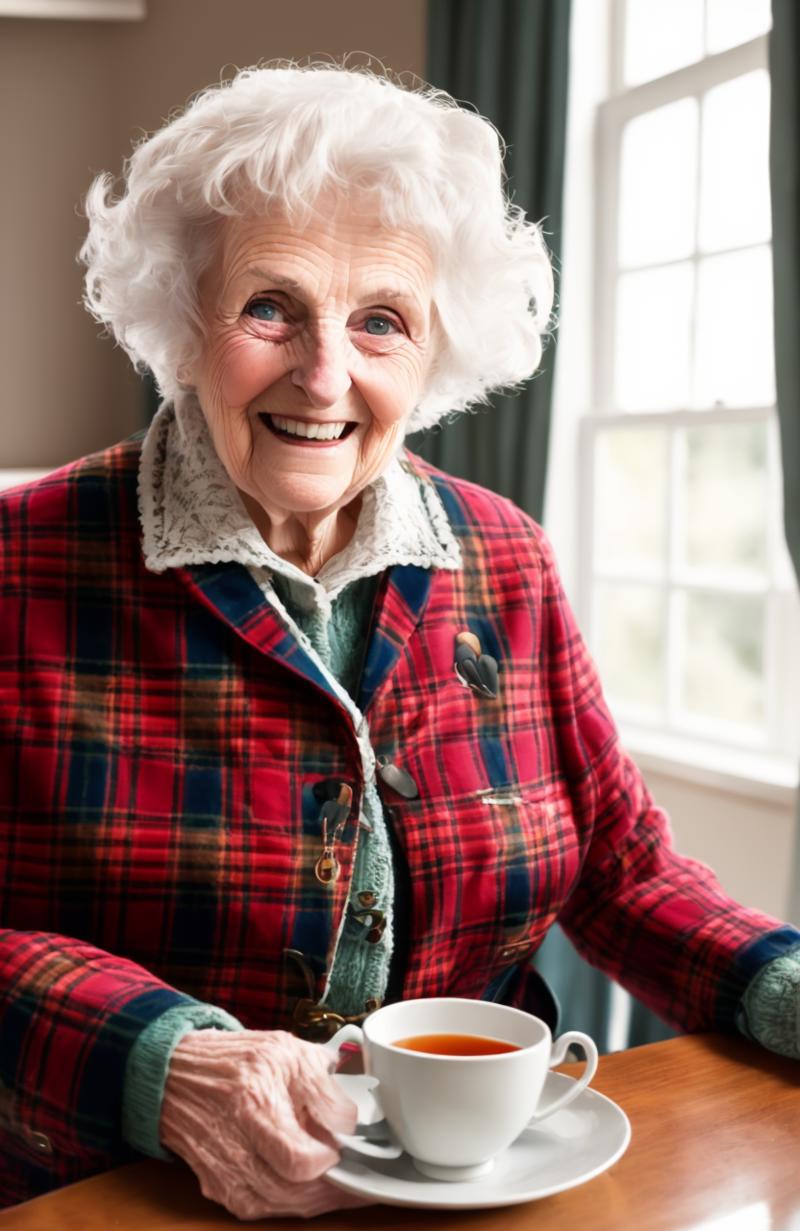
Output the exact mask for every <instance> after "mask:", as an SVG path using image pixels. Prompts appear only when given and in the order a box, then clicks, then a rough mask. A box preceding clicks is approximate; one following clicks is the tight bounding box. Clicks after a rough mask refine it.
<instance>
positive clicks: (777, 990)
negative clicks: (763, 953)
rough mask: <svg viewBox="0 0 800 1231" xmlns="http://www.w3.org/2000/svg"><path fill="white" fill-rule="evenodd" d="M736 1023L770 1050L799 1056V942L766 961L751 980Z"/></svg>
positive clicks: (746, 1034) (742, 1030) (794, 1058)
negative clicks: (794, 946)
mask: <svg viewBox="0 0 800 1231" xmlns="http://www.w3.org/2000/svg"><path fill="white" fill-rule="evenodd" d="M736 1024H737V1026H738V1028H739V1030H740V1031H741V1033H742V1034H743V1035H745V1037H746V1038H748V1039H752V1040H753V1041H754V1042H756V1043H760V1044H761V1046H762V1047H766V1048H767V1049H768V1050H769V1051H774V1052H776V1053H777V1054H778V1055H779V1056H788V1057H790V1058H791V1059H793V1060H800V946H798V947H797V948H796V949H793V950H790V951H789V952H788V953H787V954H785V955H784V956H783V957H777V958H774V959H773V960H772V961H771V962H768V963H767V965H766V966H764V967H762V969H761V970H760V971H759V972H758V974H757V975H756V976H755V978H753V979H752V980H751V981H750V983H749V985H748V987H747V989H746V991H745V993H744V995H743V996H742V1002H741V1006H740V1008H739V1013H738V1015H737V1019H736Z"/></svg>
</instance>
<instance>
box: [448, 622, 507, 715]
mask: <svg viewBox="0 0 800 1231" xmlns="http://www.w3.org/2000/svg"><path fill="white" fill-rule="evenodd" d="M453 665H454V667H455V669H456V675H457V676H458V678H459V679H460V680H461V683H462V684H465V685H466V687H467V688H471V689H472V691H473V692H474V693H477V694H478V696H479V697H491V698H492V699H494V698H496V697H497V659H495V658H492V656H491V654H482V653H481V643H480V641H479V640H478V638H477V637H476V636H475V634H474V633H470V632H463V633H459V634H458V636H457V637H456V659H455V663H454V664H453Z"/></svg>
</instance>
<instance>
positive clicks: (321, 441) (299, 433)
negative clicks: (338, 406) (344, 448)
mask: <svg viewBox="0 0 800 1231" xmlns="http://www.w3.org/2000/svg"><path fill="white" fill-rule="evenodd" d="M258 417H259V419H260V420H261V422H262V423H263V424H264V426H265V427H267V428H268V429H269V430H270V431H271V432H272V434H273V436H277V437H278V438H279V439H280V440H286V441H291V442H292V443H293V444H303V445H310V444H313V445H332V444H338V443H339V441H340V440H345V439H346V438H347V437H348V436H349V435H350V433H351V432H353V431H354V430H355V428H356V424H355V423H354V422H348V421H343V420H339V421H337V422H336V423H308V422H307V421H306V420H304V419H287V418H285V417H284V416H283V415H270V414H267V413H266V412H261V413H259V416H258Z"/></svg>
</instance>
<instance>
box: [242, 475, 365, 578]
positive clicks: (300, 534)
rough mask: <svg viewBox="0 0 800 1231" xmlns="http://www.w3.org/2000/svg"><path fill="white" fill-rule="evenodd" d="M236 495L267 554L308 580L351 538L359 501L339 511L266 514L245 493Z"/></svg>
mask: <svg viewBox="0 0 800 1231" xmlns="http://www.w3.org/2000/svg"><path fill="white" fill-rule="evenodd" d="M240 495H241V497H242V500H243V501H244V505H245V508H246V509H247V512H248V513H249V514H250V516H251V517H252V519H253V522H254V524H255V527H256V529H257V530H258V532H259V534H260V535H261V537H262V538H263V540H264V542H265V543H266V544H267V546H268V547H269V548H270V550H271V551H274V552H275V555H276V556H280V557H281V559H282V560H287V561H288V562H289V563H290V564H293V565H294V566H295V567H296V568H299V569H301V570H302V572H304V573H308V575H309V576H310V577H315V576H316V575H317V573H319V571H320V569H322V568H323V566H324V565H325V564H327V562H328V561H329V560H330V559H332V557H333V556H335V555H337V554H338V553H339V552H340V551H343V550H344V548H345V547H346V546H347V544H348V543H349V542H350V540H351V539H352V537H353V535H354V534H355V531H356V525H357V524H358V514H359V512H360V510H361V497H360V496H357V497H356V499H355V500H353V501H352V502H351V503H350V504H349V505H347V506H346V507H345V508H340V509H333V510H330V509H327V510H321V511H319V512H314V513H286V514H281V513H268V512H267V511H266V510H265V509H264V508H262V506H261V505H260V504H259V503H258V502H257V501H256V500H254V499H253V498H252V497H251V496H248V495H247V493H246V492H240Z"/></svg>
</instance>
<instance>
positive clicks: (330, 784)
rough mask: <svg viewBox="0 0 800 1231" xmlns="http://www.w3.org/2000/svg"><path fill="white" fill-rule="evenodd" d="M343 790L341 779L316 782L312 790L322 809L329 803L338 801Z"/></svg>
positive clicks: (326, 779) (324, 779) (325, 779)
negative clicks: (334, 800)
mask: <svg viewBox="0 0 800 1231" xmlns="http://www.w3.org/2000/svg"><path fill="white" fill-rule="evenodd" d="M341 789H342V780H341V778H323V779H322V780H321V781H320V782H315V783H314V785H313V787H312V788H311V790H312V792H313V795H314V799H315V800H316V801H317V803H318V804H319V805H320V807H322V805H323V804H326V803H328V801H329V800H331V799H336V798H337V796H338V794H339V791H340V790H341Z"/></svg>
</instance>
